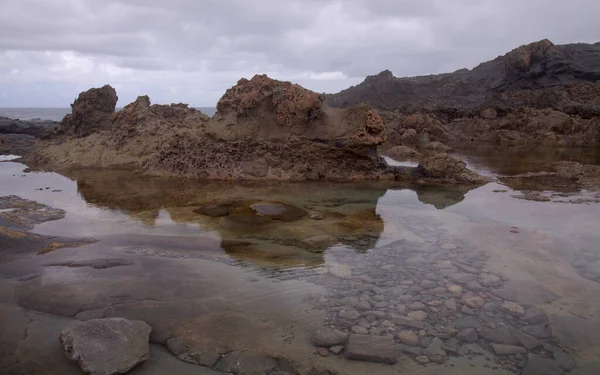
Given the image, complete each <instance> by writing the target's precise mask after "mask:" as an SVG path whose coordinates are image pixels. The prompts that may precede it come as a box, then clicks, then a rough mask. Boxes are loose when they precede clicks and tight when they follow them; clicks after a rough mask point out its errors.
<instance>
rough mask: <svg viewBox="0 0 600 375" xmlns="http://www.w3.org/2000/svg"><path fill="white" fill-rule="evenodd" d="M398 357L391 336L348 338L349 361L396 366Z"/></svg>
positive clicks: (353, 336) (354, 336) (347, 356)
mask: <svg viewBox="0 0 600 375" xmlns="http://www.w3.org/2000/svg"><path fill="white" fill-rule="evenodd" d="M397 357H398V353H397V351H396V347H395V345H394V340H393V339H392V338H391V337H389V336H386V337H384V336H367V335H350V337H349V338H348V345H347V347H346V358H348V359H354V360H359V361H369V362H381V363H389V364H394V363H396V361H397Z"/></svg>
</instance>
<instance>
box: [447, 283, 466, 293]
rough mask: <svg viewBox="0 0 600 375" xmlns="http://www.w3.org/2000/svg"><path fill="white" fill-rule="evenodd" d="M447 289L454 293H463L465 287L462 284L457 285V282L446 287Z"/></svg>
mask: <svg viewBox="0 0 600 375" xmlns="http://www.w3.org/2000/svg"><path fill="white" fill-rule="evenodd" d="M446 289H448V291H449V292H450V293H452V294H461V293H462V291H463V288H462V286H460V285H456V284H454V285H448V286H447V287H446Z"/></svg>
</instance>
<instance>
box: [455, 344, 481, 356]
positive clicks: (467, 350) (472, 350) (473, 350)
mask: <svg viewBox="0 0 600 375" xmlns="http://www.w3.org/2000/svg"><path fill="white" fill-rule="evenodd" d="M458 353H459V354H460V355H469V354H485V353H486V351H485V350H483V349H482V348H481V346H479V345H477V344H474V343H471V344H465V345H463V346H461V347H460V350H459V351H458Z"/></svg>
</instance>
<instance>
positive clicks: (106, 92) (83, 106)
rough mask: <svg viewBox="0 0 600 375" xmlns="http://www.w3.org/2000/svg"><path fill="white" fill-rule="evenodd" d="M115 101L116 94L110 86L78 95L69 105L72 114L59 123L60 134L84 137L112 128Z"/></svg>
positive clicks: (116, 98)
mask: <svg viewBox="0 0 600 375" xmlns="http://www.w3.org/2000/svg"><path fill="white" fill-rule="evenodd" d="M117 100H118V97H117V92H116V91H115V89H114V88H112V87H111V86H110V85H105V86H103V87H101V88H92V89H89V90H88V91H84V92H82V93H80V94H79V96H78V97H77V99H75V102H73V104H71V108H72V113H71V114H70V115H66V116H65V118H64V119H63V120H62V122H61V132H64V133H66V134H69V135H74V136H76V137H85V136H88V135H90V134H92V133H95V132H97V131H100V130H108V129H110V128H112V117H113V115H114V113H115V107H116V106H117Z"/></svg>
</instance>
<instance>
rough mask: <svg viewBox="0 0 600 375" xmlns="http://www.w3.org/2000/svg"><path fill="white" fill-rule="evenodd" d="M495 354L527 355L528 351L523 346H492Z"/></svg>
mask: <svg viewBox="0 0 600 375" xmlns="http://www.w3.org/2000/svg"><path fill="white" fill-rule="evenodd" d="M492 348H493V349H494V352H495V353H496V354H498V355H512V354H525V353H527V349H525V348H523V347H521V346H514V345H503V344H492Z"/></svg>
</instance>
